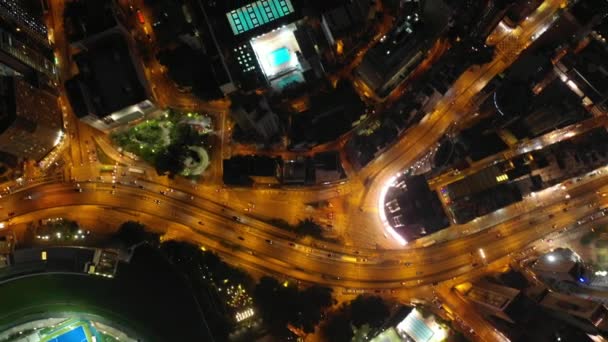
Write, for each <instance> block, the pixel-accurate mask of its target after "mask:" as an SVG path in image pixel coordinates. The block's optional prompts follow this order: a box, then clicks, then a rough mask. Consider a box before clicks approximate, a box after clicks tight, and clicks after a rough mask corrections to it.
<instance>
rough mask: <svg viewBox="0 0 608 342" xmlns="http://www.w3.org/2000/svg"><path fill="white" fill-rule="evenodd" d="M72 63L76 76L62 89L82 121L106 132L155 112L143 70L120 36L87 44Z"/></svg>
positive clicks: (127, 44) (124, 39) (116, 35)
mask: <svg viewBox="0 0 608 342" xmlns="http://www.w3.org/2000/svg"><path fill="white" fill-rule="evenodd" d="M74 60H75V61H76V65H77V66H78V70H79V73H78V75H76V76H75V77H73V78H72V79H70V80H68V81H67V82H66V84H65V86H66V90H67V93H68V98H69V100H70V103H71V105H72V109H73V110H74V113H75V114H76V116H78V118H80V120H81V121H83V122H85V123H87V124H89V125H91V126H93V127H95V128H97V129H99V130H101V131H104V132H109V131H110V130H112V129H115V128H117V127H121V126H123V125H126V124H129V123H131V122H134V121H137V120H141V119H143V118H144V117H145V116H146V115H148V114H150V113H153V112H154V111H155V110H156V105H155V104H154V103H153V98H152V93H151V90H150V89H149V87H148V83H147V80H146V78H145V76H144V73H143V68H142V66H141V64H140V62H139V61H138V60H136V59H135V57H134V53H133V52H132V50H131V47H130V45H129V41H128V39H127V38H126V37H125V36H124V35H122V34H121V33H111V34H108V35H104V36H103V37H100V38H99V39H97V40H95V41H94V42H91V43H88V44H87V49H86V50H84V51H81V52H80V53H78V54H77V55H75V56H74Z"/></svg>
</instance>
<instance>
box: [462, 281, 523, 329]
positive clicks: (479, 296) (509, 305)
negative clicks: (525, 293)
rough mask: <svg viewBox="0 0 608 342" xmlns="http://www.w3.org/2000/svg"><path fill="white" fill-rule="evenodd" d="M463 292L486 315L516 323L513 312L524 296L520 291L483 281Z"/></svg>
mask: <svg viewBox="0 0 608 342" xmlns="http://www.w3.org/2000/svg"><path fill="white" fill-rule="evenodd" d="M457 288H458V287H457ZM463 292H464V293H463V295H464V297H465V298H466V299H468V300H470V301H471V302H473V303H475V304H476V305H477V306H478V307H479V308H480V309H481V311H483V312H485V313H486V314H490V315H492V316H494V317H498V318H500V319H503V320H505V321H507V322H511V323H515V321H514V317H513V316H514V315H513V314H512V312H511V311H512V309H514V308H515V307H516V306H517V301H518V300H519V298H520V297H521V296H522V294H521V291H520V290H517V289H513V288H510V287H507V286H502V285H498V284H494V283H491V282H489V281H485V280H483V281H479V282H476V283H474V284H472V286H470V287H468V288H465V290H463Z"/></svg>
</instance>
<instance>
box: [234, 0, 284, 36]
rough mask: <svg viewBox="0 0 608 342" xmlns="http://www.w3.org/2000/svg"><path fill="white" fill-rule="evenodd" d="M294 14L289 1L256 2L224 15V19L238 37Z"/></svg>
mask: <svg viewBox="0 0 608 342" xmlns="http://www.w3.org/2000/svg"><path fill="white" fill-rule="evenodd" d="M294 12H295V11H294V9H293V6H292V4H291V1H289V0H258V1H255V2H253V3H250V4H247V5H245V6H243V7H239V8H237V9H235V10H232V11H230V12H228V13H226V17H227V18H228V23H230V27H231V28H232V32H233V33H234V34H235V35H238V34H241V33H245V32H247V31H249V30H252V29H254V28H257V27H260V26H263V25H265V24H267V23H269V22H272V21H275V20H277V19H279V18H282V17H284V16H286V15H288V14H291V13H294Z"/></svg>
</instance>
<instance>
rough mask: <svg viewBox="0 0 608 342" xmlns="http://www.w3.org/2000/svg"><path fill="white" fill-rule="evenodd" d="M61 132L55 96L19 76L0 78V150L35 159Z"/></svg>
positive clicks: (44, 154) (46, 152)
mask: <svg viewBox="0 0 608 342" xmlns="http://www.w3.org/2000/svg"><path fill="white" fill-rule="evenodd" d="M62 135H63V131H62V117H61V111H60V110H59V106H58V104H57V98H56V97H55V96H54V95H52V94H50V93H48V92H46V91H43V90H40V89H37V88H34V87H33V86H31V85H30V84H28V83H27V82H25V81H24V80H23V79H22V78H19V77H1V78H0V152H4V153H7V154H9V155H12V156H14V157H16V158H17V159H30V160H34V161H39V160H41V159H42V158H44V157H45V156H46V155H47V154H48V153H49V152H50V151H51V149H52V148H53V147H54V146H55V145H57V144H58V143H59V139H60V138H61V136H62Z"/></svg>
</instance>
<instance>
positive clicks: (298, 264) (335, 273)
mask: <svg viewBox="0 0 608 342" xmlns="http://www.w3.org/2000/svg"><path fill="white" fill-rule="evenodd" d="M564 4H565V2H564V1H561V0H546V1H545V2H544V3H543V4H542V5H541V6H540V7H539V8H538V10H537V11H536V12H534V13H533V14H532V15H530V16H529V17H528V18H527V19H526V20H525V21H524V22H523V23H522V24H521V25H520V26H519V27H517V28H515V29H510V30H502V29H501V28H499V29H500V30H501V31H500V32H497V33H495V34H494V35H493V36H491V42H492V44H493V45H496V47H497V53H496V56H495V58H494V59H493V61H492V62H490V63H488V64H485V65H482V66H474V67H472V68H470V69H468V70H467V71H466V72H465V73H464V74H463V75H462V76H461V77H460V78H458V79H457V81H456V82H455V83H454V85H453V86H452V88H451V89H450V90H449V91H448V92H447V93H446V95H445V96H444V98H443V99H441V100H440V101H439V102H438V103H437V105H436V107H435V109H434V110H433V111H431V112H430V113H428V114H427V115H426V117H425V118H424V119H423V120H422V121H421V122H420V123H419V124H418V125H416V126H414V127H412V128H410V129H409V130H408V131H407V132H405V134H404V135H403V136H402V137H401V139H400V140H399V141H398V142H396V143H395V144H394V145H393V146H391V147H390V148H388V149H387V150H386V151H384V153H382V154H381V155H380V156H379V157H378V158H377V159H376V160H374V161H372V162H371V163H370V164H369V165H368V166H367V167H365V168H364V169H363V170H361V171H360V172H359V173H358V174H352V175H349V176H350V177H349V180H348V181H346V182H345V183H343V184H334V185H330V186H327V187H311V188H300V189H271V188H268V189H261V188H254V189H234V188H225V187H222V186H221V185H218V182H219V176H218V175H220V174H221V173H220V172H221V165H219V164H221V158H215V159H214V160H215V162H216V164H215V165H214V166H213V168H214V170H215V171H214V172H215V173H214V175H213V177H210V179H208V180H206V181H205V182H203V183H202V184H195V183H192V182H190V181H187V180H181V179H177V180H169V179H167V178H166V177H158V176H156V175H155V173H154V170H153V169H152V168H150V167H147V166H146V165H144V164H142V163H140V162H137V161H134V160H133V159H130V158H129V157H127V156H124V155H122V154H120V153H119V152H118V151H116V150H115V149H114V148H113V147H112V146H111V144H110V143H109V142H108V141H107V140H106V138H105V137H103V136H102V135H101V134H100V133H99V132H97V131H95V130H94V129H91V128H88V127H84V126H82V125H80V124H79V123H78V122H77V121H75V120H71V119H69V120H68V132H69V137H70V147H71V149H70V154H69V156H68V160H70V161H71V163H68V165H66V176H65V177H60V176H53V177H46V178H45V177H41V178H39V179H35V180H32V181H30V182H29V183H28V182H27V181H26V184H24V185H23V186H22V187H15V188H13V190H12V192H10V193H6V194H3V196H2V197H1V198H0V208H1V209H0V220H6V221H5V222H6V224H7V225H8V226H9V227H11V226H12V227H14V229H16V230H18V229H19V228H20V227H22V226H23V225H22V223H26V222H30V221H35V220H37V219H39V218H42V217H59V216H62V217H68V218H70V219H74V220H77V221H79V222H82V223H83V224H86V226H87V227H90V229H91V230H95V231H96V232H99V233H108V232H111V231H112V230H113V229H116V227H117V225H118V223H119V222H122V221H124V220H127V219H133V220H138V221H141V222H143V223H146V224H147V225H148V226H149V227H151V229H154V230H156V231H159V232H162V233H165V238H176V239H183V240H186V241H190V242H192V243H196V244H198V245H201V246H204V247H205V248H209V249H212V250H214V251H216V252H218V253H219V254H221V255H222V256H223V257H224V258H225V259H226V260H227V261H228V262H230V263H232V264H234V265H238V266H239V267H243V268H245V269H247V270H248V271H250V272H253V273H256V274H272V275H275V276H281V277H286V278H288V279H295V280H298V281H301V282H304V283H315V284H324V285H328V286H332V287H334V288H336V289H341V290H342V291H344V293H351V294H352V293H360V292H361V291H371V292H377V291H378V292H381V293H386V294H387V295H394V296H396V297H398V298H401V299H403V298H411V297H412V296H416V295H418V296H426V295H428V294H429V292H428V291H429V289H430V288H434V287H436V286H439V287H437V289H438V291H439V292H440V293H439V295H440V297H442V298H444V299H445V300H449V301H451V302H450V305H451V306H453V307H455V309H462V310H460V313H461V314H462V315H466V312H467V310H465V309H463V308H464V307H465V306H466V304H463V303H461V302H459V301H458V299H455V298H452V297H449V296H448V295H447V294H446V293H448V292H449V291H448V292H445V291H444V292H441V291H443V290H445V288H443V287H441V286H442V284H443V285H445V284H449V286H452V285H453V284H455V283H456V282H458V281H462V280H467V279H470V278H471V277H474V276H478V275H479V274H482V273H483V272H487V271H488V270H490V269H492V268H493V269H496V268H497V267H501V265H502V266H504V265H506V264H508V263H509V262H510V261H512V259H513V258H515V257H516V254H515V252H518V251H521V250H523V249H526V248H528V247H530V246H536V245H539V246H541V245H542V246H543V247H544V248H547V247H550V246H547V244H550V243H549V242H547V240H544V241H543V237H545V236H547V235H549V234H552V235H555V236H557V237H559V234H562V233H564V232H565V231H572V230H577V229H582V228H584V227H587V226H589V225H592V224H595V223H596V222H597V220H604V219H603V217H601V218H598V219H597V220H593V221H588V222H585V223H583V224H580V225H579V224H577V221H579V220H581V219H583V220H584V219H586V218H589V217H590V215H593V214H594V213H597V212H598V210H600V209H601V208H603V207H608V197H606V196H602V194H603V193H606V192H608V172H602V173H600V174H598V175H597V176H595V177H588V178H585V179H584V180H583V181H580V182H572V184H568V185H565V186H564V187H561V186H557V187H555V188H553V189H548V190H547V191H545V192H543V193H542V194H539V195H538V196H540V197H539V198H541V197H542V201H539V200H538V199H527V200H526V201H524V202H522V203H518V204H515V205H513V206H511V207H508V208H505V209H503V210H502V211H500V212H496V213H494V214H491V215H488V216H486V217H483V218H480V219H478V220H475V221H473V222H470V223H469V224H467V225H461V226H455V227H451V228H449V229H446V230H444V231H442V232H441V234H440V235H437V238H436V240H437V243H435V244H434V245H432V246H430V247H426V248H413V247H412V246H406V247H405V248H403V247H402V246H399V245H398V244H397V243H396V242H395V241H393V240H392V239H390V236H387V235H386V234H384V230H385V228H384V227H383V225H382V222H381V221H380V219H379V216H378V212H377V208H378V202H379V196H380V194H381V192H382V188H383V187H384V186H385V185H386V182H387V181H388V180H389V179H390V178H391V177H392V176H393V175H395V174H397V173H398V172H401V171H403V170H404V169H406V168H408V167H410V166H411V165H413V163H414V162H415V161H416V160H417V159H418V158H419V157H420V156H421V155H423V154H424V153H426V152H428V151H429V149H431V148H432V147H433V146H435V144H436V142H437V141H438V140H439V139H440V138H441V137H442V136H443V135H444V134H445V132H446V130H448V128H449V127H451V126H453V125H454V124H455V123H458V122H459V121H461V120H466V119H467V115H469V114H470V113H471V112H472V111H471V109H473V108H474V104H475V102H476V100H477V96H478V94H479V92H480V90H481V89H482V88H483V87H484V86H485V85H486V84H487V83H488V82H489V81H490V80H491V79H492V78H494V77H495V76H496V75H497V74H499V73H501V72H502V71H504V70H505V69H506V68H507V67H508V66H509V65H510V64H511V63H512V62H513V61H515V60H516V58H517V56H518V55H519V54H520V53H521V52H522V51H523V50H524V49H525V48H526V47H527V46H528V45H529V44H530V43H531V42H532V41H533V40H534V39H536V38H537V36H538V33H539V32H541V31H544V30H545V29H546V28H547V27H548V25H551V24H552V23H553V21H554V20H555V18H556V15H558V14H559V11H560V8H561V7H563V6H564ZM62 11H63V1H57V2H53V6H52V12H51V15H50V18H49V20H50V21H51V24H52V25H53V27H54V28H55V45H56V47H57V51H56V52H57V54H58V56H59V57H60V58H59V60H60V63H65V64H63V65H62V68H61V70H62V76H63V77H68V76H70V74H72V73H73V72H74V71H73V70H71V69H70V67H69V65H70V64H69V54H70V48H69V46H68V45H67V43H66V42H65V39H62V38H61V37H60V35H59V34H58V33H60V32H63V28H62V25H63V24H62V23H63V21H62V20H57V18H60V17H61V15H60V14H61V12H62ZM144 14H146V12H145V11H144ZM147 24H148V25H149V23H147ZM383 29H386V27H384V28H383ZM150 39H151V40H152V41H153V40H154V37H151V38H150ZM146 60H148V61H150V60H151V61H150V62H147V63H146V64H145V65H144V67H145V70H146V76H147V77H148V78H149V79H150V82H151V83H152V84H154V89H155V93H156V94H157V95H158V94H162V95H158V97H159V102H160V103H161V104H162V105H163V106H177V107H181V108H186V109H191V110H199V111H210V112H211V113H212V114H213V115H214V116H215V118H216V120H217V121H218V123H219V126H220V129H221V130H222V131H223V125H224V121H225V118H224V116H225V113H226V108H227V103H223V102H219V103H215V104H208V103H203V102H201V101H198V100H195V99H193V98H192V97H191V96H190V95H188V94H183V93H181V92H180V91H179V90H178V89H177V87H176V86H175V84H174V83H173V82H171V81H170V80H169V79H168V78H167V75H166V73H165V72H166V71H165V70H164V69H163V68H162V67H161V66H160V65H159V64H158V63H157V62H155V61H154V58H148V59H146ZM62 101H65V98H62ZM66 111H67V115H68V117H70V118H73V115H71V113H70V112H69V108H66ZM591 121H593V122H591ZM591 121H589V122H587V123H584V124H583V125H582V126H580V127H575V128H573V129H571V130H566V131H564V132H561V133H560V132H556V133H552V135H551V136H547V139H550V141H554V140H556V139H557V140H559V139H563V138H569V137H570V136H567V135H569V134H578V133H580V132H583V131H585V130H587V129H589V128H590V127H591V126H593V127H595V126H597V125H604V124H605V122H604V120H603V119H592V120H591ZM599 121H601V122H599ZM570 132H573V133H570ZM222 134H223V132H222ZM222 136H223V135H222ZM539 143H544V144H546V143H547V141H545V140H542V139H540V140H539ZM225 144H226V145H227V142H226V141H224V140H223V139H222V140H221V141H220V146H218V147H219V148H218V150H219V151H220V153H219V155H223V152H222V151H223V148H224V145H225ZM337 145H339V146H341V144H337ZM533 145H534V142H531V143H528V144H527V145H525V146H516V147H515V148H514V149H513V150H512V151H509V152H508V153H514V154H521V153H525V152H526V151H524V150H522V149H526V148H528V147H530V146H532V147H535V146H536V145H534V146H533ZM328 146H329V145H328ZM332 146H333V145H332ZM98 147H99V148H100V149H101V150H103V151H104V153H105V154H106V155H108V156H109V157H110V158H111V159H114V160H115V162H116V164H117V167H116V172H114V173H112V174H108V173H102V172H100V162H99V161H98V160H97V158H94V156H95V155H96V152H95V151H96V150H97V148H98ZM503 157H504V156H503ZM486 162H488V161H483V163H480V164H479V165H477V166H476V167H477V168H480V167H482V166H483V165H485V164H484V163H486ZM218 163H219V164H218ZM119 164H122V165H126V166H120V165H119ZM130 166H131V167H137V168H138V169H140V170H143V171H144V174H139V173H132V172H130V171H129V167H130ZM456 176H457V175H456ZM456 176H454V175H448V176H443V177H441V178H438V179H436V181H435V183H436V184H435V185H436V186H438V185H440V184H443V183H445V182H449V181H451V180H453V179H454V178H453V177H456ZM113 181H114V182H115V183H113ZM77 189H81V190H82V191H80V190H77ZM566 195H567V197H568V199H566ZM30 198H31V199H30ZM318 201H328V202H329V203H330V206H329V207H324V208H317V207H315V206H314V205H311V204H313V203H314V202H318ZM535 201H536V202H535ZM329 214H331V216H332V218H331V220H332V225H333V231H332V232H331V233H332V234H335V235H337V236H340V237H341V240H340V241H339V243H338V242H336V243H334V242H328V241H323V240H314V239H311V238H301V237H298V236H296V235H295V234H294V233H293V232H291V231H289V230H285V229H280V228H277V227H275V226H273V225H271V224H269V223H268V222H269V220H270V219H277V218H278V219H282V220H285V221H287V222H290V223H295V222H297V221H298V220H302V219H305V218H308V217H318V216H320V215H323V216H327V215H329ZM334 214H335V215H334ZM438 283H439V285H437V284H438ZM445 286H448V285H445ZM445 286H444V287H445ZM446 288H449V287H446ZM433 292H434V290H433ZM448 297H449V298H448ZM467 320H468V319H467ZM476 331H477V333H481V334H482V335H483V336H482V338H485V339H487V340H500V339H501V337H500V336H499V335H497V333H496V332H495V331H493V330H492V329H490V328H488V327H487V326H479V327H476Z"/></svg>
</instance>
